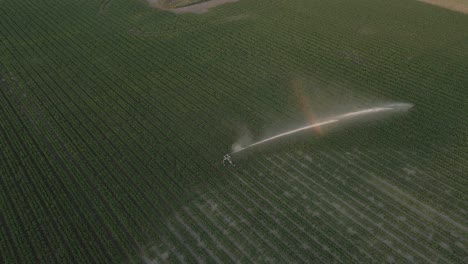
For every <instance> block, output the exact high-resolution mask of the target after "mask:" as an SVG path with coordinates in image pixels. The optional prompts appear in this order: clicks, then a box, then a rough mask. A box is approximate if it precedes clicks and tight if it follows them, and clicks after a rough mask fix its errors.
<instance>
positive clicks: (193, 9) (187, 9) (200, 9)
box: [147, 0, 239, 14]
mask: <svg viewBox="0 0 468 264" xmlns="http://www.w3.org/2000/svg"><path fill="white" fill-rule="evenodd" d="M147 1H148V3H149V4H150V6H152V7H156V8H158V0H147ZM237 1H239V0H210V1H205V2H201V3H198V4H193V5H189V6H184V7H180V8H176V9H171V10H170V11H172V12H174V13H176V14H183V13H194V14H203V13H206V12H208V9H210V8H212V7H215V6H219V5H222V4H225V3H233V2H237Z"/></svg>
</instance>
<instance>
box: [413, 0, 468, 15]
mask: <svg viewBox="0 0 468 264" xmlns="http://www.w3.org/2000/svg"><path fill="white" fill-rule="evenodd" d="M418 1H419V2H423V3H427V4H431V5H436V6H439V7H443V8H446V9H450V10H453V11H456V12H460V13H464V14H468V1H467V0H418Z"/></svg>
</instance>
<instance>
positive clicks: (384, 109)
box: [231, 103, 413, 154]
mask: <svg viewBox="0 0 468 264" xmlns="http://www.w3.org/2000/svg"><path fill="white" fill-rule="evenodd" d="M411 107H413V104H409V103H395V104H387V105H384V106H380V107H372V108H368V109H363V110H359V111H354V112H349V113H344V114H341V115H337V116H334V117H331V118H328V119H326V120H324V121H320V122H317V123H315V124H312V125H308V126H304V127H300V128H297V129H294V130H290V131H287V132H284V133H281V134H278V135H276V136H272V137H269V138H266V139H264V140H261V141H258V142H255V143H253V144H250V145H245V144H244V145H241V144H237V143H234V144H233V148H232V150H233V151H232V152H231V154H234V153H237V152H240V151H242V150H245V149H247V148H250V147H254V146H257V145H260V144H263V143H266V142H269V141H272V140H275V139H278V138H282V137H285V136H288V135H292V134H295V133H298V132H300V131H304V130H309V129H312V128H317V127H322V126H326V125H330V124H337V123H341V122H345V121H349V120H352V119H354V118H358V117H364V116H371V115H375V114H377V113H392V112H393V113H398V112H405V111H408V110H409V109H410V108H411ZM238 142H239V141H238ZM243 146H245V147H243Z"/></svg>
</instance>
